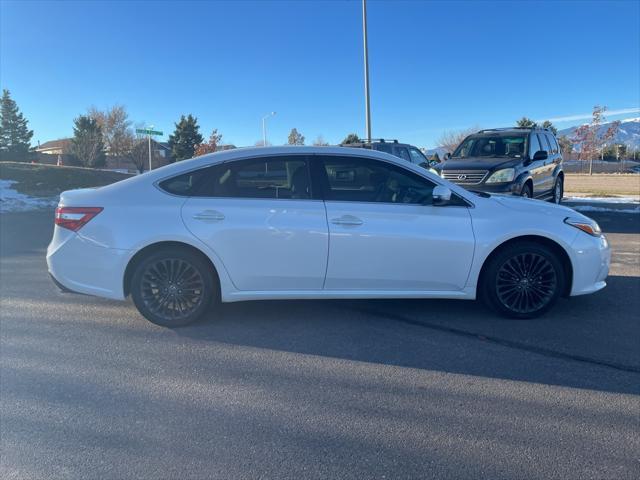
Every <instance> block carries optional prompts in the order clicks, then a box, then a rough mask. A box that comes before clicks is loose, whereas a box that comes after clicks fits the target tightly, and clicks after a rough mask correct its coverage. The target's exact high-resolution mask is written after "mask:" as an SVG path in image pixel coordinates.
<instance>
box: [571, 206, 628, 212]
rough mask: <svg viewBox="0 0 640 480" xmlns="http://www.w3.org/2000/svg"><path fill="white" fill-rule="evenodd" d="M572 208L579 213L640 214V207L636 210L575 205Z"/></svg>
mask: <svg viewBox="0 0 640 480" xmlns="http://www.w3.org/2000/svg"><path fill="white" fill-rule="evenodd" d="M571 208H573V209H574V210H577V211H578V212H609V213H636V214H640V206H638V207H635V208H607V207H596V206H593V205H574V206H572V207H571Z"/></svg>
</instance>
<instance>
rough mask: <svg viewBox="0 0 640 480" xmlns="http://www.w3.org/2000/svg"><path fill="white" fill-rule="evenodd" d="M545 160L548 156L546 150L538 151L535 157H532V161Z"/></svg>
mask: <svg viewBox="0 0 640 480" xmlns="http://www.w3.org/2000/svg"><path fill="white" fill-rule="evenodd" d="M547 158H549V154H548V153H547V151H546V150H538V151H537V152H536V153H535V155H534V156H533V160H534V161H536V160H546V159H547Z"/></svg>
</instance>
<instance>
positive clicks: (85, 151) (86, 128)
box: [71, 115, 106, 167]
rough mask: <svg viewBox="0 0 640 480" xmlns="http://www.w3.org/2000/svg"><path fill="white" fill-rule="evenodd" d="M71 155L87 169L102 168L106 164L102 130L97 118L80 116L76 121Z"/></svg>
mask: <svg viewBox="0 0 640 480" xmlns="http://www.w3.org/2000/svg"><path fill="white" fill-rule="evenodd" d="M73 123H74V126H73V138H72V139H71V154H72V155H73V156H74V157H75V158H76V159H77V160H78V162H79V163H80V164H81V165H83V166H85V167H102V166H104V164H105V163H106V155H105V151H104V143H103V141H102V129H101V128H100V125H98V122H97V121H96V119H95V118H91V117H89V116H85V115H80V116H79V117H78V118H76V119H75V120H74V121H73Z"/></svg>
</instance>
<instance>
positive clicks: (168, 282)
mask: <svg viewBox="0 0 640 480" xmlns="http://www.w3.org/2000/svg"><path fill="white" fill-rule="evenodd" d="M216 285H217V284H216V281H215V276H214V274H213V272H212V271H211V266H210V265H209V264H208V263H207V261H206V260H205V259H203V258H202V257H201V256H200V255H198V254H197V253H195V252H191V251H188V250H180V249H176V250H172V249H166V250H165V249H163V250H159V251H156V252H154V253H152V254H150V255H148V256H147V257H145V258H144V259H142V261H140V262H139V263H138V265H137V266H136V268H135V270H134V273H133V276H132V277H131V297H132V299H133V303H134V304H135V306H136V308H137V309H138V311H139V312H140V313H141V314H142V315H143V316H144V317H145V318H147V319H148V320H149V321H151V322H153V323H155V324H157V325H161V326H163V327H180V326H184V325H188V324H190V323H193V322H195V321H196V320H199V319H200V318H201V317H202V316H203V315H204V313H205V312H206V311H207V310H208V308H209V306H210V305H211V304H212V302H214V301H215V300H216V297H217V288H216Z"/></svg>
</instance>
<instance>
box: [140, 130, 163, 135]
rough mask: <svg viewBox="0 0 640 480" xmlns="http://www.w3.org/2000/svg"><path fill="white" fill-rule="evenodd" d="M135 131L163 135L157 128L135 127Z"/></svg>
mask: <svg viewBox="0 0 640 480" xmlns="http://www.w3.org/2000/svg"><path fill="white" fill-rule="evenodd" d="M136 133H143V134H145V135H161V136H162V135H164V133H162V132H160V131H158V130H151V129H150V128H136Z"/></svg>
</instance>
